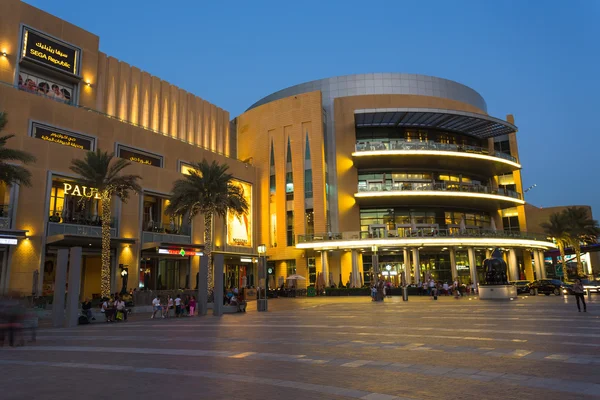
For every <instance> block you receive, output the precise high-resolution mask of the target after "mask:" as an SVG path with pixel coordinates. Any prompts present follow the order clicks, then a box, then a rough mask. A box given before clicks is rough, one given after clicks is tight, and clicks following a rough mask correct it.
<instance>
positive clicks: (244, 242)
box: [227, 179, 252, 247]
mask: <svg viewBox="0 0 600 400" xmlns="http://www.w3.org/2000/svg"><path fill="white" fill-rule="evenodd" d="M231 184H232V185H234V186H237V187H239V188H240V189H241V190H242V192H243V196H244V198H245V199H246V201H247V202H248V212H247V213H246V214H244V215H236V214H235V213H233V212H231V211H227V244H228V245H230V246H243V247H252V185H251V184H250V183H247V182H242V181H238V180H235V179H232V180H231Z"/></svg>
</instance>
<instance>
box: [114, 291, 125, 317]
mask: <svg viewBox="0 0 600 400" xmlns="http://www.w3.org/2000/svg"><path fill="white" fill-rule="evenodd" d="M115 309H116V313H117V320H119V321H120V320H123V321H127V309H126V308H125V301H123V299H122V298H120V297H117V300H115Z"/></svg>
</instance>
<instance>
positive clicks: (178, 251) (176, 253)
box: [158, 247, 204, 257]
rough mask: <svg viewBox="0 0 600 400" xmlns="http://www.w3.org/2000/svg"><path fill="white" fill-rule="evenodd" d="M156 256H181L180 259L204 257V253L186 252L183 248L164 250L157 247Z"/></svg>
mask: <svg viewBox="0 0 600 400" xmlns="http://www.w3.org/2000/svg"><path fill="white" fill-rule="evenodd" d="M158 254H168V255H172V256H181V257H186V256H188V257H189V256H203V255H204V253H202V252H201V251H195V250H186V249H184V248H183V247H182V248H181V249H164V248H160V247H159V248H158Z"/></svg>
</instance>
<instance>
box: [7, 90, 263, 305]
mask: <svg viewBox="0 0 600 400" xmlns="http://www.w3.org/2000/svg"><path fill="white" fill-rule="evenodd" d="M0 110H2V111H5V112H7V114H8V124H7V125H6V127H5V130H4V132H6V133H12V134H15V135H16V137H15V138H13V139H11V141H10V142H9V147H11V148H17V149H21V150H26V151H28V152H29V153H31V154H33V155H34V156H35V157H36V158H37V162H36V163H35V164H34V165H32V166H30V167H28V168H29V170H30V171H31V172H32V174H33V177H32V187H31V188H25V187H23V188H21V189H20V193H19V197H18V202H17V218H16V225H15V228H16V229H25V230H28V231H29V236H30V240H24V241H21V242H20V243H19V245H18V246H16V248H14V250H13V258H12V263H11V274H10V288H11V289H12V290H18V291H21V292H25V293H27V292H30V291H31V285H32V276H33V275H32V273H33V271H35V270H38V269H39V267H40V263H41V257H42V254H44V238H45V232H44V230H45V225H46V222H47V214H46V213H47V210H46V190H47V185H48V171H52V172H53V173H56V174H64V175H73V173H72V172H71V171H70V169H69V166H70V163H71V160H73V159H75V158H83V156H84V154H85V152H84V151H83V150H79V149H75V148H71V147H67V146H62V145H59V144H56V143H50V142H46V141H43V140H41V139H36V138H32V137H30V136H29V121H30V120H36V121H40V122H43V123H45V124H48V125H51V126H56V127H59V128H64V129H67V130H71V131H76V132H81V133H84V134H88V135H91V136H95V137H96V138H97V145H98V147H99V148H100V149H103V150H109V151H114V149H115V143H116V142H118V143H121V144H124V145H127V146H131V147H135V148H141V149H146V150H148V151H151V152H153V153H157V154H160V155H162V156H163V157H164V168H157V167H152V166H148V165H142V164H137V163H134V164H132V165H131V166H130V167H129V168H128V169H127V172H128V173H132V174H138V175H140V176H141V177H142V181H141V185H142V187H143V188H144V190H148V191H153V192H159V193H169V192H170V190H171V188H172V185H173V182H174V181H175V180H176V179H179V178H181V177H182V175H181V174H180V173H179V171H178V169H177V163H178V160H183V161H187V162H196V161H200V160H202V159H203V158H206V159H207V160H208V161H212V160H216V161H217V162H219V163H225V164H228V165H229V166H230V171H231V172H232V173H233V174H234V176H235V177H236V178H237V179H240V180H244V181H247V182H250V183H254V179H255V170H254V168H253V167H249V166H247V165H246V164H244V163H242V162H240V161H237V160H234V159H231V158H227V157H225V156H222V155H218V154H215V153H213V152H210V151H207V150H204V149H202V148H199V147H196V146H192V145H189V144H187V143H185V142H182V141H180V140H177V139H175V138H171V137H168V136H164V135H160V134H156V133H153V132H150V131H148V130H145V129H142V128H140V127H135V126H132V125H129V124H127V123H123V122H120V121H119V120H117V119H111V118H107V117H106V116H103V115H101V114H98V113H93V112H89V111H86V110H84V109H81V108H76V107H72V106H69V105H66V104H62V103H58V102H55V101H52V100H50V99H46V98H42V97H39V96H35V95H32V94H30V93H27V92H23V91H19V90H17V89H15V88H12V87H7V86H0ZM115 203H116V202H115ZM115 207H116V205H115ZM117 217H119V227H120V233H119V236H120V237H124V238H133V239H135V240H136V241H137V243H136V244H135V245H132V246H131V247H130V248H125V249H122V251H121V258H120V259H119V261H118V263H121V264H129V265H130V270H131V269H133V268H132V266H134V265H137V264H138V262H139V252H140V229H141V226H140V220H141V219H142V210H141V206H140V198H139V196H137V195H133V196H131V198H130V200H129V201H128V202H127V203H126V204H123V205H122V207H121V212H120V215H117ZM216 223H217V225H218V226H222V224H223V222H222V221H220V220H219V221H217V222H216ZM256 225H257V224H256V223H255V224H254V226H256ZM219 232H220V233H221V234H222V233H223V229H220V231H219ZM192 236H193V240H194V243H202V242H203V223H202V218H201V217H197V218H196V219H195V220H194V222H193V232H192ZM195 258H196V257H195ZM192 265H193V268H192V273H193V276H195V272H196V271H197V268H198V260H194V262H193V264H192ZM129 282H130V286H132V287H133V286H135V283H136V282H137V274H133V273H132V274H131V275H130V281H129Z"/></svg>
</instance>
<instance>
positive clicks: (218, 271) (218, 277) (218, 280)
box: [213, 254, 224, 317]
mask: <svg viewBox="0 0 600 400" xmlns="http://www.w3.org/2000/svg"><path fill="white" fill-rule="evenodd" d="M223 264H224V256H223V254H213V265H214V271H215V273H214V275H213V282H214V283H215V288H214V290H213V293H214V296H215V301H214V302H213V315H214V316H215V317H220V316H221V315H223Z"/></svg>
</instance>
